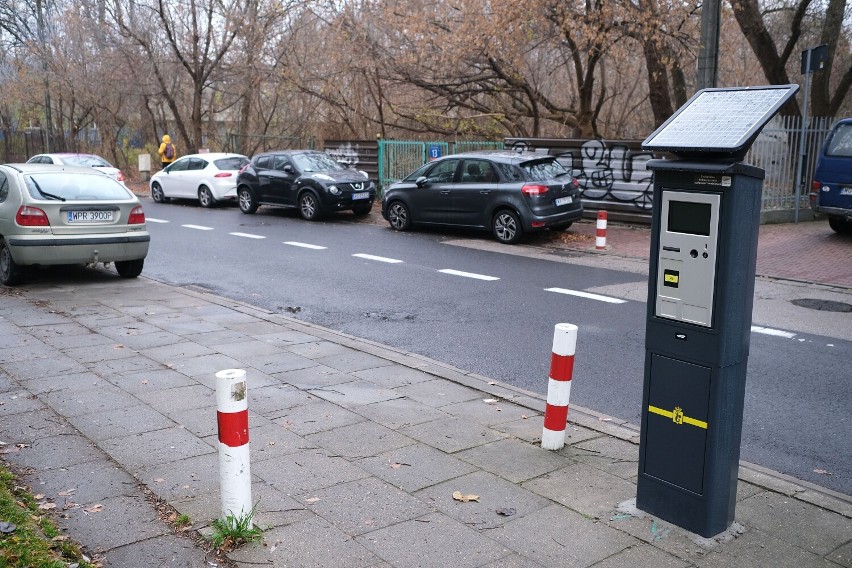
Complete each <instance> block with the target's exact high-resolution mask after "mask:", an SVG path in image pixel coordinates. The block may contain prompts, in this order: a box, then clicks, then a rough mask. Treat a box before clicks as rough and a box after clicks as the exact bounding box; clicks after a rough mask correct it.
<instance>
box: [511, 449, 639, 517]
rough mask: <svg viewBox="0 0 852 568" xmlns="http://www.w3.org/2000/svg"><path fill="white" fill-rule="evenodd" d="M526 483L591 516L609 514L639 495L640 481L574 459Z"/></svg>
mask: <svg viewBox="0 0 852 568" xmlns="http://www.w3.org/2000/svg"><path fill="white" fill-rule="evenodd" d="M523 487H524V488H525V489H528V490H530V491H532V492H534V493H537V494H538V495H542V496H544V497H547V498H548V499H550V500H552V501H555V502H556V503H562V504H563V505H565V506H566V507H568V508H569V509H572V510H574V511H576V512H578V513H580V514H583V515H586V516H587V517H589V518H608V517H610V516H611V515H612V514H613V513H614V512H615V511H616V509H617V508H618V505H619V503H622V502H624V501H626V500H628V499H630V498H632V497H635V496H636V484H635V483H632V482H630V481H625V480H624V479H621V478H620V477H617V476H615V475H612V474H609V473H607V472H605V471H601V470H598V469H595V468H593V467H591V466H589V465H588V464H585V463H574V464H571V465H568V466H566V467H563V468H562V469H559V470H557V471H552V472H550V473H548V474H546V475H542V476H541V477H538V478H536V479H531V480H530V481H527V482H525V483H523Z"/></svg>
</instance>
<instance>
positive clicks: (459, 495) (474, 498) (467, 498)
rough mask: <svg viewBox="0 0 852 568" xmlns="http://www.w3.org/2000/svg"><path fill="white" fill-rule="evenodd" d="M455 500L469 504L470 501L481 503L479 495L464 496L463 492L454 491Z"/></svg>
mask: <svg viewBox="0 0 852 568" xmlns="http://www.w3.org/2000/svg"><path fill="white" fill-rule="evenodd" d="M453 499H455V500H456V501H461V502H462V503H467V502H468V501H476V502H479V495H463V494H462V492H461V491H453Z"/></svg>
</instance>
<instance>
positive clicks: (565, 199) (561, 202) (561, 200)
mask: <svg viewBox="0 0 852 568" xmlns="http://www.w3.org/2000/svg"><path fill="white" fill-rule="evenodd" d="M571 201H572V199H571V198H570V197H560V198H559V199H557V200H555V201H554V202H553V204H554V205H556V206H557V207H559V206H560V205H568V204H569V203H571Z"/></svg>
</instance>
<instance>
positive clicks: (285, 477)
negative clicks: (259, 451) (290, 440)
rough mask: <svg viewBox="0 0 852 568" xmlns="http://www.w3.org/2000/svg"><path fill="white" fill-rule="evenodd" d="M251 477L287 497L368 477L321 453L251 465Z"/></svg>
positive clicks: (337, 459)
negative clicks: (255, 477) (258, 479)
mask: <svg viewBox="0 0 852 568" xmlns="http://www.w3.org/2000/svg"><path fill="white" fill-rule="evenodd" d="M251 472H252V475H255V476H257V477H259V478H260V479H262V480H263V481H265V482H266V483H268V484H269V485H271V486H272V487H274V488H276V489H278V490H279V491H282V492H284V493H285V494H287V495H291V496H296V495H302V494H304V493H307V492H309V491H317V490H319V489H323V488H325V487H331V486H333V485H337V484H338V483H345V482H347V481H354V480H356V479H361V478H364V477H369V475H370V474H369V473H367V472H366V471H364V470H363V469H361V468H359V467H357V466H355V465H353V464H351V463H349V462H348V461H347V460H345V459H343V458H341V457H339V456H335V455H329V453H328V452H327V451H325V450H321V449H317V450H304V451H301V452H297V453H295V454H288V455H284V456H278V457H274V458H271V459H268V460H264V461H258V462H252V464H251Z"/></svg>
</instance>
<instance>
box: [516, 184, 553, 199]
mask: <svg viewBox="0 0 852 568" xmlns="http://www.w3.org/2000/svg"><path fill="white" fill-rule="evenodd" d="M521 193H523V194H524V195H529V196H533V195H544V194H545V193H547V186H546V185H541V184H537V183H536V184H530V183H528V184H527V185H525V186H524V187H522V188H521Z"/></svg>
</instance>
